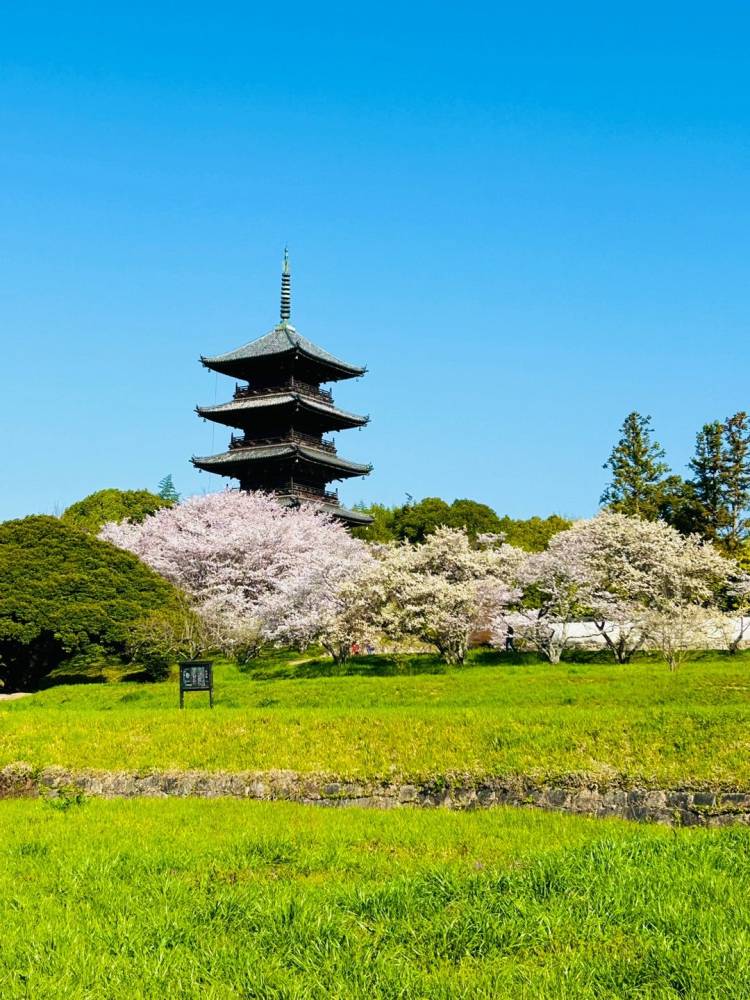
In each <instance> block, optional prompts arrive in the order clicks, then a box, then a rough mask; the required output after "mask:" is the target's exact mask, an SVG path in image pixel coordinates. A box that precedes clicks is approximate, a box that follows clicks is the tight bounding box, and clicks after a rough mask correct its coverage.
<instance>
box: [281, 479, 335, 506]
mask: <svg viewBox="0 0 750 1000" xmlns="http://www.w3.org/2000/svg"><path fill="white" fill-rule="evenodd" d="M275 492H276V493H278V494H279V495H280V496H285V497H287V496H288V497H295V498H297V499H299V500H314V501H316V502H317V503H332V504H336V505H337V506H338V502H339V495H338V493H337V492H336V491H335V490H324V489H322V488H321V489H316V488H315V487H314V486H301V485H300V484H299V483H290V484H289V485H287V486H277V487H276V490H275Z"/></svg>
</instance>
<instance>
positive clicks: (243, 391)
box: [234, 378, 333, 403]
mask: <svg viewBox="0 0 750 1000" xmlns="http://www.w3.org/2000/svg"><path fill="white" fill-rule="evenodd" d="M277 392H301V393H303V394H304V395H306V396H313V397H314V398H315V399H322V400H323V401H324V402H326V403H333V393H332V392H331V390H330V389H321V388H320V386H319V385H313V384H312V383H311V382H302V381H301V380H300V379H298V378H288V379H286V381H285V382H280V383H279V384H278V385H263V386H249V385H239V384H237V383H235V389H234V398H235V399H248V398H250V397H252V396H270V395H272V394H273V393H277Z"/></svg>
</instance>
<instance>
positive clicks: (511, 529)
mask: <svg viewBox="0 0 750 1000" xmlns="http://www.w3.org/2000/svg"><path fill="white" fill-rule="evenodd" d="M358 509H359V510H364V511H366V512H367V513H368V514H369V515H370V517H372V519H373V523H372V524H371V525H370V526H369V527H366V528H355V529H354V532H353V533H354V534H355V535H356V536H357V537H359V538H364V539H366V540H367V541H371V542H393V541H408V542H423V541H424V540H425V538H426V537H427V536H428V535H431V534H432V533H433V532H434V531H435V530H436V528H438V527H441V526H443V525H444V526H446V527H449V528H463V529H464V530H465V531H466V532H467V534H468V535H469V537H470V538H471V539H472V540H474V539H475V538H476V537H477V535H482V534H504V535H505V536H506V541H508V542H510V544H511V545H517V546H518V547H519V548H522V549H526V550H527V551H529V552H541V551H542V550H543V549H545V548H546V546H547V543H548V542H549V540H550V538H551V537H552V535H554V534H556V533H557V532H558V531H564V530H565V529H566V528H569V527H570V525H571V522H570V521H568V520H566V519H565V518H562V517H558V516H557V515H556V514H553V515H552V516H551V517H548V518H540V517H531V518H528V519H526V520H516V519H514V518H511V517H507V516H506V517H498V515H497V514H496V513H495V511H494V510H493V509H492V508H491V507H488V506H487V504H483V503H477V502H476V500H454V501H453V503H451V504H448V503H446V501H445V500H441V499H440V498H439V497H425V499H424V500H420V501H419V502H418V503H413V502H409V503H406V504H403V505H402V506H401V507H384V506H383V505H382V504H372V505H371V506H369V507H366V506H364V505H360V506H359V507H358Z"/></svg>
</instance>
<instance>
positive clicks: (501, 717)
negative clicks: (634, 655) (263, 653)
mask: <svg viewBox="0 0 750 1000" xmlns="http://www.w3.org/2000/svg"><path fill="white" fill-rule="evenodd" d="M298 660H299V654H296V656H295V655H294V654H288V655H285V656H282V657H278V658H277V657H261V658H260V659H259V660H256V661H253V662H252V664H251V665H250V666H249V667H246V668H244V671H240V670H238V668H237V667H233V666H230V665H223V664H217V667H216V707H215V708H214V710H213V711H211V710H210V709H209V707H208V698H207V696H205V695H199V694H196V695H193V696H192V697H190V698H189V699H188V702H187V708H186V709H185V711H184V712H180V711H179V710H178V708H177V702H178V691H177V683H176V681H175V680H172V681H170V682H166V683H161V684H130V683H127V684H106V685H85V686H82V685H79V686H76V687H66V686H59V687H55V688H50V689H49V690H45V691H43V692H40V693H39V694H36V695H34V696H33V697H31V698H24V699H22V700H20V701H17V702H9V703H5V704H0V764H6V763H9V762H12V761H17V760H26V761H29V762H30V763H32V764H34V765H39V766H43V765H51V764H59V765H62V766H66V767H70V768H86V767H96V768H103V769H108V770H115V769H121V768H126V769H127V768H139V769H148V768H159V769H166V768H176V769H180V768H188V769H189V768H204V769H207V770H221V769H226V770H231V771H240V770H261V771H264V770H271V769H274V768H288V769H290V770H294V771H298V772H301V773H323V774H331V775H337V776H350V777H355V778H356V777H365V778H366V777H376V776H379V777H385V778H388V777H391V776H394V777H404V778H410V777H414V778H420V777H423V778H431V777H434V776H436V775H446V774H449V773H457V774H469V775H477V776H481V775H512V774H526V775H531V776H536V777H540V778H541V777H551V778H558V777H561V776H564V775H568V774H572V773H576V774H582V773H585V774H588V775H591V776H592V777H594V778H596V779H597V780H600V781H610V780H611V781H618V780H624V781H626V782H638V783H641V784H646V785H656V786H660V787H665V786H673V785H679V784H681V783H682V782H709V783H720V784H723V785H739V786H740V787H745V786H750V711H749V710H748V709H749V705H750V687H749V685H748V680H747V672H748V666H749V665H750V655H748V654H745V653H741V654H739V655H738V656H735V657H729V656H726V657H713V658H710V657H704V658H702V659H700V660H697V661H694V662H690V663H687V664H685V665H684V666H683V667H682V668H681V671H680V672H679V673H678V674H670V673H669V671H668V670H666V669H665V666H664V664H663V663H662V662H659V661H651V660H648V659H644V660H638V661H635V662H633V663H631V664H630V665H629V666H628V667H626V668H623V667H618V666H615V665H613V664H611V663H590V664H583V663H563V664H561V665H559V666H556V667H549V666H546V665H543V664H541V663H539V662H538V661H536V660H534V658H533V657H530V656H529V657H527V658H524V657H517V658H515V659H514V658H510V659H509V658H507V657H506V658H503V656H502V655H501V654H496V653H489V652H480V651H476V652H472V653H470V655H469V659H468V661H467V665H466V666H465V667H463V668H460V669H450V668H446V667H445V666H444V665H443V664H441V663H440V662H439V661H438V660H437V658H435V657H432V656H426V655H422V656H416V655H415V656H410V657H404V658H401V659H397V660H396V659H389V658H387V657H380V656H372V657H367V656H363V657H359V658H355V659H354V660H353V661H352V662H351V663H350V664H348V665H347V666H346V667H345V668H340V669H339V670H338V671H334V669H333V667H332V664H331V662H330V660H311V661H307V662H302V663H300V662H298Z"/></svg>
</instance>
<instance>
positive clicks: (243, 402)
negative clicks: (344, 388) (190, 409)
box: [196, 392, 370, 427]
mask: <svg viewBox="0 0 750 1000" xmlns="http://www.w3.org/2000/svg"><path fill="white" fill-rule="evenodd" d="M289 403H299V404H300V405H301V406H303V407H305V409H308V410H313V411H314V412H316V413H321V414H323V415H325V416H330V417H334V418H335V419H336V420H337V421H340V422H341V423H347V424H351V425H352V426H353V427H361V426H362V425H364V424H366V423H368V422H369V420H370V418H369V417H361V416H359V415H358V414H356V413H348V412H347V411H346V410H340V409H338V407H336V406H331V405H330V403H326V402H324V401H323V400H318V399H314V398H312V397H310V396H307V395H305V394H304V393H301V392H278V393H263V394H259V395H257V396H248V397H245V398H241V399H232V400H230V401H229V402H228V403H219V404H218V405H215V406H196V411H197V412H198V414H199V415H200V416H201V417H206V418H207V419H208V420H216V419H219V420H221V417H222V416H223V415H224V414H232V413H243V412H245V411H247V410H264V409H266V407H273V406H286V405H288V404H289Z"/></svg>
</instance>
